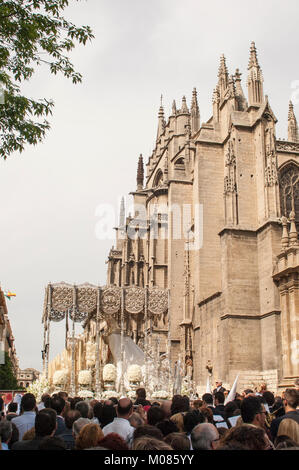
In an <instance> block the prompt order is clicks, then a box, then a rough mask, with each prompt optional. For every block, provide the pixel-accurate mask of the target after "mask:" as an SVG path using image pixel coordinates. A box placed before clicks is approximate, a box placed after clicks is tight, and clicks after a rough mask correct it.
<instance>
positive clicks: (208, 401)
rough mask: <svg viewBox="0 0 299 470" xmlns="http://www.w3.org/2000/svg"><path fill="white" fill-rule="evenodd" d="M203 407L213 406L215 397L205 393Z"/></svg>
mask: <svg viewBox="0 0 299 470" xmlns="http://www.w3.org/2000/svg"><path fill="white" fill-rule="evenodd" d="M202 401H203V406H213V395H212V394H211V393H204V394H203V396H202Z"/></svg>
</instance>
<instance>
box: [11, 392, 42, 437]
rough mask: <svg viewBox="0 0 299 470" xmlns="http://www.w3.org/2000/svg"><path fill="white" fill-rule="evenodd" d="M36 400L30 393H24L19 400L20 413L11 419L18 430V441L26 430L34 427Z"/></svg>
mask: <svg viewBox="0 0 299 470" xmlns="http://www.w3.org/2000/svg"><path fill="white" fill-rule="evenodd" d="M35 410H36V400H35V396H34V395H33V394H32V393H25V395H23V397H22V401H21V413H22V414H21V415H20V416H18V417H17V418H13V419H12V420H11V422H12V423H14V424H15V425H16V426H17V428H18V431H19V441H21V440H22V439H23V435H24V434H25V432H26V431H28V430H29V429H31V428H33V427H34V424H35V417H36V412H35Z"/></svg>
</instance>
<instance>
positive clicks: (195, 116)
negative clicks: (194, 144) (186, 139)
mask: <svg viewBox="0 0 299 470" xmlns="http://www.w3.org/2000/svg"><path fill="white" fill-rule="evenodd" d="M199 127H200V114H199V106H198V102H197V91H196V88H195V87H194V88H193V91H192V103H191V133H192V134H194V133H195V132H197V131H198V129H199Z"/></svg>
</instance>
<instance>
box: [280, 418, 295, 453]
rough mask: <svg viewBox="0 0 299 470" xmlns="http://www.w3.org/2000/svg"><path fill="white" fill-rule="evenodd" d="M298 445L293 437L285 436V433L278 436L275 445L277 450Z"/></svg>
mask: <svg viewBox="0 0 299 470" xmlns="http://www.w3.org/2000/svg"><path fill="white" fill-rule="evenodd" d="M283 421H284V420H283ZM297 446H298V444H297V443H296V442H295V441H294V440H293V439H291V438H290V437H289V436H284V435H283V434H281V435H280V436H277V437H276V438H275V441H274V447H275V449H276V450H280V449H288V448H289V447H297Z"/></svg>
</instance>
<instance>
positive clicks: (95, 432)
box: [75, 423, 104, 450]
mask: <svg viewBox="0 0 299 470" xmlns="http://www.w3.org/2000/svg"><path fill="white" fill-rule="evenodd" d="M103 438H104V434H103V431H102V429H101V428H100V426H99V425H98V424H95V423H89V424H86V425H85V426H83V428H82V429H81V431H80V432H79V435H78V436H77V438H76V444H75V447H76V449H77V450H83V449H88V448H91V447H96V446H98V445H101V444H100V442H101V440H102V439H103Z"/></svg>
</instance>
